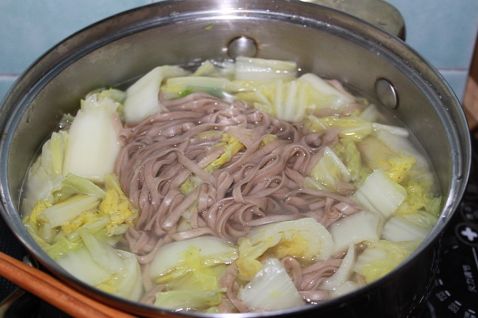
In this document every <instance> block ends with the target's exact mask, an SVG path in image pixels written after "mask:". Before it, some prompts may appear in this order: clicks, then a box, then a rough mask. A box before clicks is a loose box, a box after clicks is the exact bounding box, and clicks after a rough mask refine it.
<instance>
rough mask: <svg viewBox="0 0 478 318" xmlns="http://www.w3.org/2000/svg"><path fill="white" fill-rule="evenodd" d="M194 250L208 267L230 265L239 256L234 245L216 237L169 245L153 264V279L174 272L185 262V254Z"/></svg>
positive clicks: (151, 267)
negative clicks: (196, 250)
mask: <svg viewBox="0 0 478 318" xmlns="http://www.w3.org/2000/svg"><path fill="white" fill-rule="evenodd" d="M192 248H195V249H198V251H199V255H200V256H201V258H202V260H203V262H204V264H205V265H206V266H213V265H216V264H230V263H232V262H233V261H234V260H235V259H236V258H237V256H238V255H237V250H236V248H235V247H234V246H233V245H231V244H230V243H228V242H226V241H223V240H221V239H219V238H217V237H214V236H200V237H196V238H193V239H189V240H182V241H177V242H173V243H169V244H166V245H164V246H162V247H161V249H160V250H159V251H158V253H157V254H156V256H155V257H154V259H153V261H152V262H151V266H150V276H151V278H152V279H156V278H159V277H161V276H163V275H165V274H167V273H169V272H171V271H173V270H174V269H175V268H176V267H177V266H178V265H180V264H181V263H182V262H183V261H184V255H185V253H186V252H187V251H188V250H190V249H192Z"/></svg>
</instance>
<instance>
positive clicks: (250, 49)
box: [227, 36, 257, 58]
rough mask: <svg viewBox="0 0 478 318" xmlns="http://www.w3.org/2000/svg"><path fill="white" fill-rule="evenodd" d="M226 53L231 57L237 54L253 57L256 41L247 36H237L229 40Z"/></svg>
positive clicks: (255, 53)
mask: <svg viewBox="0 0 478 318" xmlns="http://www.w3.org/2000/svg"><path fill="white" fill-rule="evenodd" d="M227 54H228V55H229V57H231V58H236V57H238V56H246V57H254V56H256V55H257V42H256V41H255V40H254V39H252V38H250V37H247V36H238V37H235V38H233V39H232V40H230V41H229V43H228V45H227Z"/></svg>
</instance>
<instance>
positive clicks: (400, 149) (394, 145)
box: [375, 130, 429, 170]
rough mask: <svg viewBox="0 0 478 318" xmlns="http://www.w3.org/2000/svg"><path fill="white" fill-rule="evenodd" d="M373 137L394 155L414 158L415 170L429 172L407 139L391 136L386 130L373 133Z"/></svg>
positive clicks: (425, 163)
mask: <svg viewBox="0 0 478 318" xmlns="http://www.w3.org/2000/svg"><path fill="white" fill-rule="evenodd" d="M375 135H376V136H377V138H378V139H380V141H382V142H383V143H384V144H385V145H387V147H389V148H390V149H392V150H393V151H395V152H396V153H399V154H406V155H411V156H413V157H415V159H416V167H417V168H420V169H424V170H429V166H428V162H427V160H426V159H425V157H424V156H423V155H422V154H421V153H419V152H418V151H417V149H416V147H414V146H413V145H412V143H411V142H410V140H408V139H407V138H405V137H403V136H399V135H396V134H393V133H391V132H389V131H387V130H377V131H375Z"/></svg>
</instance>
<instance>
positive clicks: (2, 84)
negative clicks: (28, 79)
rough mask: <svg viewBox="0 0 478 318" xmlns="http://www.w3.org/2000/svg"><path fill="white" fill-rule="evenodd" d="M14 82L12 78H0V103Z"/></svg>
mask: <svg viewBox="0 0 478 318" xmlns="http://www.w3.org/2000/svg"><path fill="white" fill-rule="evenodd" d="M14 81H15V78H13V77H12V78H10V77H8V78H3V77H1V76H0V103H1V101H2V100H3V97H4V96H5V94H6V93H7V91H8V89H9V88H10V86H11V85H12V84H13V82H14Z"/></svg>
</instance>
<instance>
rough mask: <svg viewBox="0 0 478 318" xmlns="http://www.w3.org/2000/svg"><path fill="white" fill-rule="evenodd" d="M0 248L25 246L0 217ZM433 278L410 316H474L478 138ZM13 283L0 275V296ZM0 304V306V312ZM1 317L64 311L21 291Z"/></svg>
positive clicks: (57, 317)
mask: <svg viewBox="0 0 478 318" xmlns="http://www.w3.org/2000/svg"><path fill="white" fill-rule="evenodd" d="M0 233H2V234H1V235H2V239H1V240H0V249H1V250H2V251H4V252H6V253H8V254H10V255H13V256H15V257H17V258H19V259H21V258H22V257H23V256H24V255H25V254H26V252H25V250H24V249H23V248H22V247H21V246H20V244H19V242H18V241H17V240H16V239H15V238H14V237H13V235H12V234H11V233H10V231H9V230H8V229H7V227H6V225H5V223H4V222H3V220H2V219H1V218H0ZM441 245H442V253H441V256H440V260H439V265H438V270H437V273H436V279H435V281H434V285H433V287H432V290H431V291H430V295H429V297H428V300H427V301H426V303H424V304H423V307H421V309H420V310H419V312H418V313H414V314H412V315H411V316H410V318H455V317H460V318H478V140H476V139H473V159H472V171H471V175H470V180H469V184H468V186H467V189H466V192H465V194H464V197H463V200H462V202H461V204H460V206H459V208H458V210H457V211H456V213H455V215H454V216H453V219H452V220H451V222H450V223H449V224H448V226H447V228H446V230H445V233H444V236H443V238H442V242H441ZM14 290H15V286H13V285H11V284H10V283H8V282H7V281H5V280H4V279H2V278H0V300H3V299H6V298H7V297H8V296H9V295H10V294H11V293H12V292H13V291H14ZM1 314H2V308H0V316H1ZM4 317H5V318H42V317H49V318H63V317H68V316H67V315H66V314H64V313H62V312H61V311H59V310H57V309H56V308H54V307H52V306H50V305H48V304H47V303H45V302H43V301H41V300H40V299H38V298H36V297H35V296H32V295H30V294H28V293H25V294H24V295H23V296H20V297H19V298H18V299H16V300H15V301H14V302H13V303H12V305H11V306H9V307H8V310H7V311H6V312H5V313H4Z"/></svg>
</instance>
